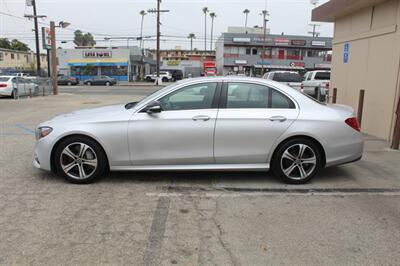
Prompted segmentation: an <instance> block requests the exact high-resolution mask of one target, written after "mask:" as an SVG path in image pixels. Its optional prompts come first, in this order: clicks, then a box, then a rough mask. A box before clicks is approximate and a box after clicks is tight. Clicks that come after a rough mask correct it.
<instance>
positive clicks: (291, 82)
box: [263, 71, 303, 90]
mask: <svg viewBox="0 0 400 266" xmlns="http://www.w3.org/2000/svg"><path fill="white" fill-rule="evenodd" d="M263 78H265V79H270V80H273V81H277V82H280V83H283V84H286V85H288V86H290V87H292V88H294V89H296V90H300V89H301V82H302V81H303V78H302V77H301V76H300V74H299V73H298V72H295V71H272V72H268V73H266V74H264V76H263Z"/></svg>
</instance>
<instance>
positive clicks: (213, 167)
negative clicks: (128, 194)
mask: <svg viewBox="0 0 400 266" xmlns="http://www.w3.org/2000/svg"><path fill="white" fill-rule="evenodd" d="M110 170H111V171H188V170H199V171H217V170H219V171H224V170H238V171H240V170H256V171H267V170H269V164H267V163H265V164H263V163H260V164H193V165H132V166H111V167H110Z"/></svg>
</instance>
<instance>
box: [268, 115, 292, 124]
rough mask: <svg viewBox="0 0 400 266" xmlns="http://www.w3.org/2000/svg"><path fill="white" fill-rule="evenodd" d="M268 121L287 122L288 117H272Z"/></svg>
mask: <svg viewBox="0 0 400 266" xmlns="http://www.w3.org/2000/svg"><path fill="white" fill-rule="evenodd" d="M268 120H269V121H271V122H276V121H277V122H281V123H282V122H285V121H286V120H287V118H286V117H284V116H272V117H270V118H268Z"/></svg>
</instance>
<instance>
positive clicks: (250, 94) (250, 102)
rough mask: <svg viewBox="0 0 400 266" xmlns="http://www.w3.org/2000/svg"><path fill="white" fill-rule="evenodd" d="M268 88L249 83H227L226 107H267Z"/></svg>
mask: <svg viewBox="0 0 400 266" xmlns="http://www.w3.org/2000/svg"><path fill="white" fill-rule="evenodd" d="M268 92H269V88H268V87H265V86H262V85H258V84H251V83H228V90H227V101H226V108H230V109H238V108H243V109H254V108H268Z"/></svg>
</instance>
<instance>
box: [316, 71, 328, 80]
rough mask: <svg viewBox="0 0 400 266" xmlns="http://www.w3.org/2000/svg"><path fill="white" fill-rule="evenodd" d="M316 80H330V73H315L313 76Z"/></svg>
mask: <svg viewBox="0 0 400 266" xmlns="http://www.w3.org/2000/svg"><path fill="white" fill-rule="evenodd" d="M314 79H316V80H330V79H331V73H330V72H317V73H316V74H315V78H314Z"/></svg>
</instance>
